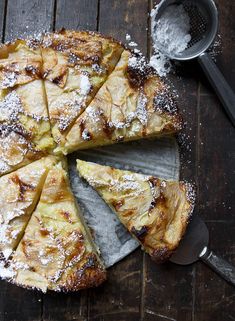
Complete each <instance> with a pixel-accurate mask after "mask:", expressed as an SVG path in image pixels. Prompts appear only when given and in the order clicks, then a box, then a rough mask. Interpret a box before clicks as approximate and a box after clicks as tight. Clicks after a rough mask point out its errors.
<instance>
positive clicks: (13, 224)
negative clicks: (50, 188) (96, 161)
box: [0, 156, 57, 261]
mask: <svg viewBox="0 0 235 321" xmlns="http://www.w3.org/2000/svg"><path fill="white" fill-rule="evenodd" d="M56 162H57V158H56V157H55V156H48V157H44V158H42V159H40V160H38V161H35V162H34V163H31V164H29V165H27V166H25V167H24V168H20V169H18V170H17V171H15V172H13V173H10V174H7V175H5V176H3V177H1V178H0V261H1V259H4V260H6V259H8V257H9V256H10V255H11V254H12V251H13V250H14V249H15V248H16V246H17V245H18V243H19V240H20V238H21V237H22V234H23V232H24V230H25V227H26V224H27V222H28V220H29V218H30V215H31V214H32V212H33V211H34V209H35V207H36V204H37V202H38V200H39V197H40V193H41V190H42V186H43V184H44V182H45V179H46V175H47V173H48V171H49V169H51V168H52V167H53V165H54V164H55V163H56Z"/></svg>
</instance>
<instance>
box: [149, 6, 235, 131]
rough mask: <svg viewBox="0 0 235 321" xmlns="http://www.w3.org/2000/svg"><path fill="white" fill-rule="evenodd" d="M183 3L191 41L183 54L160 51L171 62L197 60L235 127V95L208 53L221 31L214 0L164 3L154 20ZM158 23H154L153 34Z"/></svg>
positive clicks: (162, 49)
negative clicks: (168, 9)
mask: <svg viewBox="0 0 235 321" xmlns="http://www.w3.org/2000/svg"><path fill="white" fill-rule="evenodd" d="M173 4H174V5H179V4H182V5H183V7H184V10H185V11H186V12H187V14H188V16H189V18H190V35H191V41H190V42H189V43H188V46H187V48H186V49H185V50H184V51H182V52H181V53H175V54H172V53H171V54H169V53H167V51H166V50H165V48H164V47H162V46H160V44H157V47H158V48H159V50H160V51H161V52H162V53H163V54H164V55H166V56H168V57H169V58H170V59H175V60H180V61H186V60H190V59H194V58H197V59H198V61H199V63H200V65H201V67H202V69H203V71H204V72H205V74H206V76H207V78H208V80H209V81H210V83H211V85H212V87H213V88H214V90H215V91H216V93H217V95H218V97H219V98H220V100H221V103H222V104H223V106H224V108H225V110H226V112H227V114H228V116H229V117H230V119H231V121H232V123H233V125H234V126H235V94H234V92H233V90H232V89H231V87H230V86H229V85H228V83H227V82H226V80H225V78H224V76H223V75H222V73H221V72H220V71H219V69H218V68H217V66H216V64H215V63H214V62H213V60H212V59H211V57H210V55H209V54H208V53H206V50H207V49H208V48H209V47H210V45H211V44H212V43H213V41H214V39H215V36H216V34H217V30H218V11H217V8H216V6H215V3H214V2H213V1H212V0H181V1H180V0H163V1H162V2H161V3H160V5H159V6H158V10H157V12H156V14H155V16H153V17H152V18H153V19H154V20H155V19H156V20H158V19H160V18H161V16H162V14H163V12H164V10H165V9H166V8H167V7H168V6H171V5H173ZM154 28H156V24H154V23H152V32H153V31H154Z"/></svg>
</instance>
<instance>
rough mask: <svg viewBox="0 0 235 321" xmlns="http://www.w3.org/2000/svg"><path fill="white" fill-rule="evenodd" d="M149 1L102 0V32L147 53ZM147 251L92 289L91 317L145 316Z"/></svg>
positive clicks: (134, 255)
mask: <svg viewBox="0 0 235 321" xmlns="http://www.w3.org/2000/svg"><path fill="white" fill-rule="evenodd" d="M147 11H148V1H142V0H135V1H133V0H131V1H130V0H129V1H117V0H114V1H109V0H101V1H100V12H99V31H100V32H101V33H104V34H107V35H110V36H113V37H115V38H116V39H118V40H121V41H125V36H126V33H130V35H131V36H132V39H133V40H134V41H136V42H138V43H139V45H140V48H141V50H142V51H143V53H144V54H146V53H147V30H146V28H147V20H148V17H147ZM142 270H143V253H142V252H141V250H140V249H139V250H137V251H135V252H134V253H132V254H131V255H129V256H128V257H127V258H126V259H124V260H123V261H121V262H120V263H118V264H117V265H115V266H114V267H112V268H111V269H109V271H108V281H107V282H106V284H104V286H103V287H102V288H100V289H97V290H95V291H92V290H91V291H90V295H89V311H88V320H90V321H91V320H92V321H101V320H102V321H108V320H110V321H111V320H112V321H116V320H117V321H126V320H129V321H132V320H133V321H137V320H140V317H141V302H142V299H141V292H142V279H143V278H142V274H143V273H142Z"/></svg>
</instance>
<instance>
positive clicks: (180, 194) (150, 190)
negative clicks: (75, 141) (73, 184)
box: [77, 160, 194, 262]
mask: <svg viewBox="0 0 235 321" xmlns="http://www.w3.org/2000/svg"><path fill="white" fill-rule="evenodd" d="M77 169H78V171H79V174H80V176H81V177H83V178H84V179H86V180H87V182H88V183H89V184H90V185H91V186H92V187H94V188H95V190H96V191H97V192H98V193H99V194H100V195H101V197H102V198H103V199H104V201H105V202H106V203H107V204H108V205H109V206H110V207H111V208H112V209H113V210H114V211H115V213H116V214H117V215H118V217H119V219H120V221H121V222H122V223H123V224H124V225H125V227H126V228H127V229H128V231H129V232H130V233H132V235H133V236H134V237H136V238H137V239H138V241H139V242H140V244H141V245H142V246H143V248H144V249H145V251H146V252H147V253H148V254H150V256H151V257H152V258H153V259H154V260H155V261H157V262H162V261H164V260H166V259H168V258H169V257H170V255H171V254H172V252H173V251H174V250H175V249H176V248H177V246H178V244H179V241H180V239H181V238H182V236H183V234H184V232H185V229H186V226H187V223H188V221H189V218H190V215H191V213H192V210H193V206H194V192H193V188H192V186H191V185H190V184H188V183H183V182H177V181H167V180H163V179H159V178H157V177H152V176H146V175H142V174H137V173H133V172H130V171H125V170H119V169H115V168H111V167H108V166H101V165H98V164H94V163H89V162H84V161H81V160H78V161H77Z"/></svg>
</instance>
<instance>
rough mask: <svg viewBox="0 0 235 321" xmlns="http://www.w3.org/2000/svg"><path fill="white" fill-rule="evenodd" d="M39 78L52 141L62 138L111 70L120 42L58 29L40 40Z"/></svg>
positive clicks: (62, 139) (119, 49) (91, 33)
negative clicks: (45, 103) (40, 69)
mask: <svg viewBox="0 0 235 321" xmlns="http://www.w3.org/2000/svg"><path fill="white" fill-rule="evenodd" d="M41 50H42V58H43V78H44V79H45V88H46V94H47V99H48V109H49V114H50V120H51V124H52V135H53V138H54V140H55V141H56V143H58V144H59V145H60V146H63V142H64V138H65V136H66V133H67V132H68V129H69V128H70V127H71V125H72V124H73V122H74V120H75V119H76V118H77V117H78V116H79V115H80V114H81V113H82V112H83V111H84V109H85V108H86V106H87V105H88V104H89V103H90V101H91V100H92V98H93V97H94V95H95V94H96V92H97V91H98V89H99V88H100V87H101V86H102V84H103V83H104V82H105V80H106V78H107V76H108V75H109V74H110V73H111V72H112V70H113V68H114V67H115V65H116V64H117V62H118V60H119V58H120V55H121V53H122V51H123V46H122V45H121V44H120V43H118V42H117V41H114V40H113V39H112V38H106V37H103V36H101V35H100V34H98V33H93V32H85V31H80V32H75V31H66V30H62V31H60V32H56V33H48V34H46V35H45V36H44V37H43V41H42V46H41Z"/></svg>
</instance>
